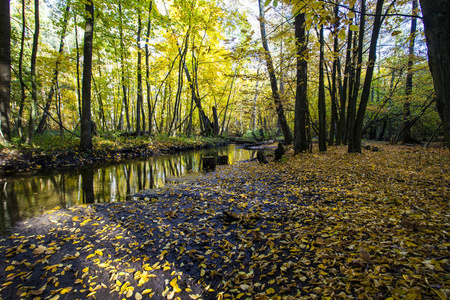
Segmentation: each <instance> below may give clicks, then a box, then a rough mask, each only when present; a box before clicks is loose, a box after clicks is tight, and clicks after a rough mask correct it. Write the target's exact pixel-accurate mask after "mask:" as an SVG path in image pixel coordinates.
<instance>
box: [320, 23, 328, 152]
mask: <svg viewBox="0 0 450 300" xmlns="http://www.w3.org/2000/svg"><path fill="white" fill-rule="evenodd" d="M319 42H320V51H319V52H320V54H319V56H320V57H319V103H318V108H319V151H327V126H326V125H327V115H326V106H325V82H324V71H323V68H324V60H325V55H324V41H323V25H321V26H320V33H319Z"/></svg>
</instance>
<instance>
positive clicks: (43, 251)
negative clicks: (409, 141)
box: [0, 146, 450, 299]
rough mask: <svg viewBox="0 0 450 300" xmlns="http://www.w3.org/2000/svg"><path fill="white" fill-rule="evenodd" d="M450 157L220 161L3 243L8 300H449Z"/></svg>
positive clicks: (417, 151)
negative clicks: (196, 174) (186, 178)
mask: <svg viewBox="0 0 450 300" xmlns="http://www.w3.org/2000/svg"><path fill="white" fill-rule="evenodd" d="M449 174H450V157H449V155H448V152H447V151H442V150H441V149H431V150H428V151H424V150H423V148H419V147H400V146H396V147H392V146H380V147H379V149H378V151H376V152H373V151H367V152H364V153H363V154H353V155H350V154H347V153H346V149H345V148H344V147H332V148H330V149H329V151H328V152H327V153H319V154H318V153H312V154H302V155H297V156H295V157H293V156H292V151H289V152H288V153H287V159H286V160H284V161H282V162H272V161H270V162H269V163H268V164H265V165H260V164H258V163H257V162H256V161H251V162H245V163H240V164H235V165H233V166H223V167H219V168H218V170H217V171H216V172H212V173H208V174H206V175H205V176H204V177H201V178H196V179H194V180H193V181H191V182H189V183H187V184H182V185H177V186H175V187H171V188H164V189H160V190H158V191H156V192H155V191H152V192H146V191H143V192H141V193H139V194H136V195H135V196H136V198H135V199H134V200H132V201H127V202H116V203H108V204H95V205H88V206H75V207H72V208H69V209H66V210H55V211H51V212H48V213H46V214H44V215H42V216H40V217H37V218H33V219H30V220H27V221H24V222H22V223H20V225H19V226H18V227H16V229H15V233H14V234H12V235H11V236H8V237H3V238H0V260H1V261H2V262H4V263H3V264H2V266H1V268H2V269H1V272H0V297H1V298H3V299H18V298H33V297H40V299H86V298H88V299H89V298H92V299H93V298H96V299H107V298H111V297H112V298H125V297H126V298H129V299H148V298H149V296H152V298H151V299H177V297H178V298H179V299H318V298H323V297H328V298H330V299H347V298H348V299H352V298H354V299H356V298H357V299H387V298H389V297H392V299H397V298H398V299H400V298H408V299H412V298H414V299H437V298H438V299H445V297H448V296H449V295H450V262H449V253H450V251H449V249H450V248H449V247H450V234H449V232H450V227H449V224H450V222H449V221H450V215H449V210H448V201H449V199H450V175H449Z"/></svg>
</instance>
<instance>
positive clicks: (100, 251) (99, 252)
mask: <svg viewBox="0 0 450 300" xmlns="http://www.w3.org/2000/svg"><path fill="white" fill-rule="evenodd" d="M95 254H97V255H99V256H103V251H102V250H100V249H97V250H95Z"/></svg>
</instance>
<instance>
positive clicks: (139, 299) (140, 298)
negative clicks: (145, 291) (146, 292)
mask: <svg viewBox="0 0 450 300" xmlns="http://www.w3.org/2000/svg"><path fill="white" fill-rule="evenodd" d="M134 298H135V299H136V300H142V295H141V294H140V293H138V292H136V294H135V295H134Z"/></svg>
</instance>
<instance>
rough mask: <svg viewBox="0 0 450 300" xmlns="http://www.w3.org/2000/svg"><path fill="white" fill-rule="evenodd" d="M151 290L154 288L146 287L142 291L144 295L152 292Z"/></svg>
mask: <svg viewBox="0 0 450 300" xmlns="http://www.w3.org/2000/svg"><path fill="white" fill-rule="evenodd" d="M151 292H152V289H145V290H144V291H143V292H142V295H146V294H150V293H151Z"/></svg>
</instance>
